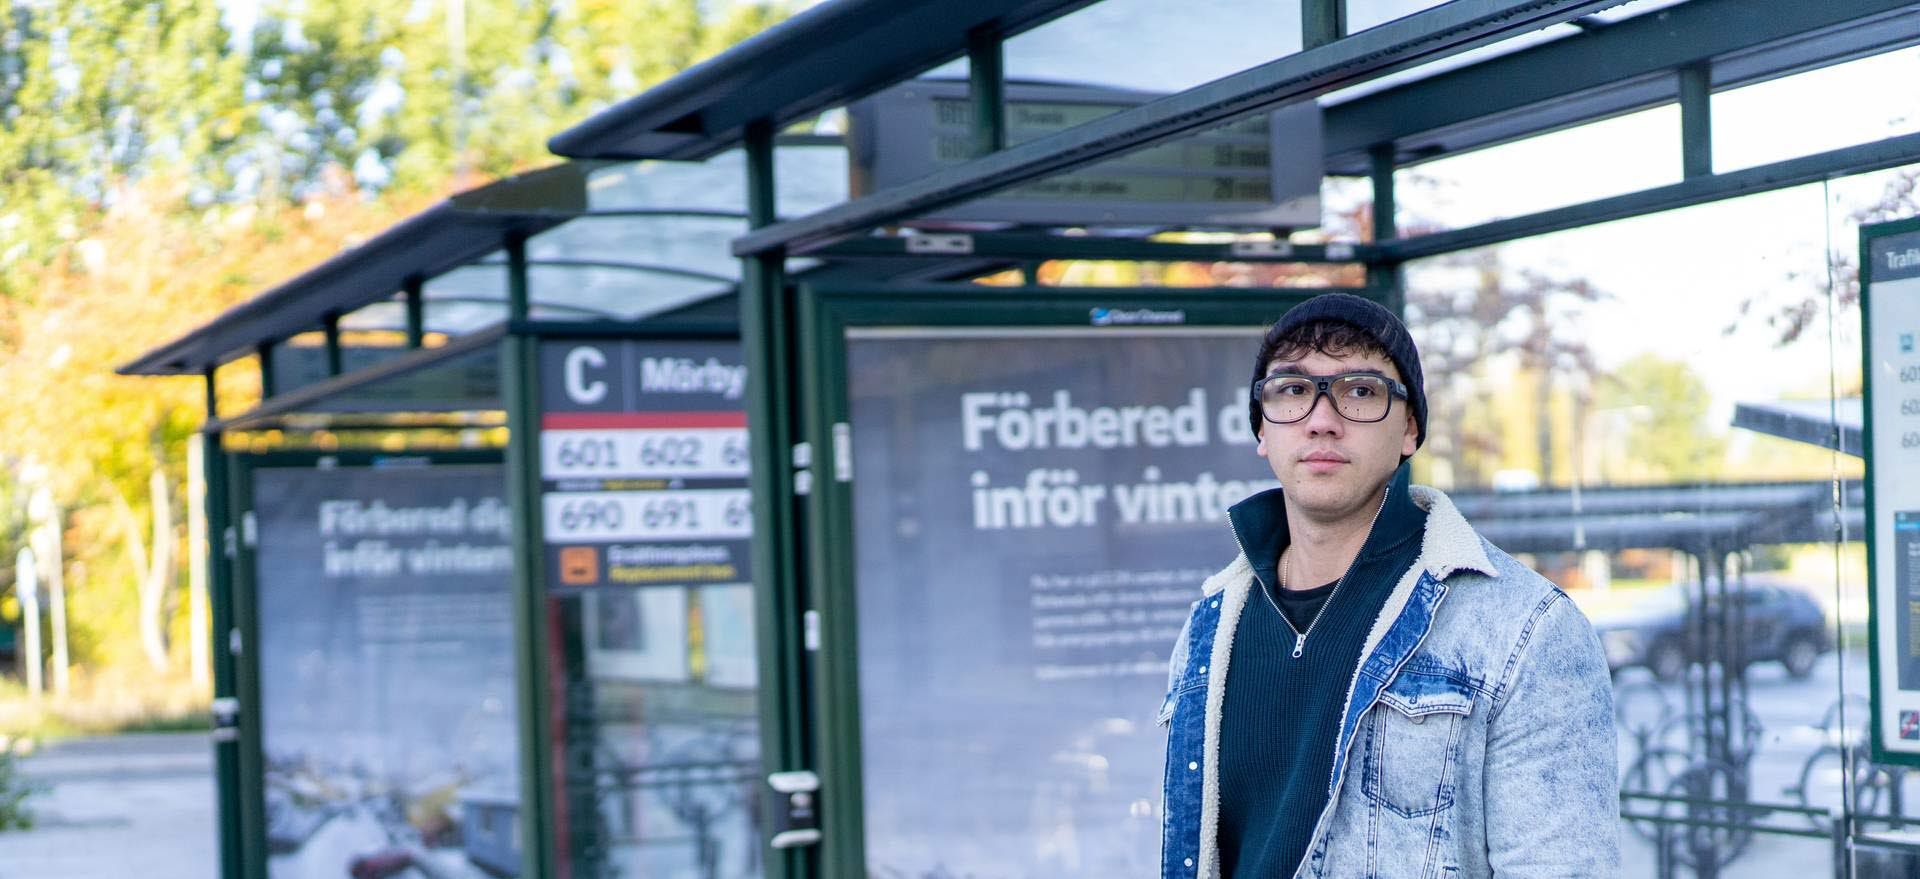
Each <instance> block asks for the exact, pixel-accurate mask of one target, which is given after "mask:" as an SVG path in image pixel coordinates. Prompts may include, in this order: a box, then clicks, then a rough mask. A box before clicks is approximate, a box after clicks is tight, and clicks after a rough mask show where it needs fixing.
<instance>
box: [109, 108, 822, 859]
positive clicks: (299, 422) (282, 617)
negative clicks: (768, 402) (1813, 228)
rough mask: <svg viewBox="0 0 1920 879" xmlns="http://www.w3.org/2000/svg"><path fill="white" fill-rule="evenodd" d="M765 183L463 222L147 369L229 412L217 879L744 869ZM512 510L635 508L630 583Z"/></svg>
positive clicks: (680, 170) (709, 178) (526, 190)
mask: <svg viewBox="0 0 1920 879" xmlns="http://www.w3.org/2000/svg"><path fill="white" fill-rule="evenodd" d="M838 151H839V148H838V147H837V146H836V145H831V144H819V143H814V144H808V143H806V142H804V141H803V142H801V143H799V144H797V145H796V147H795V149H794V151H793V153H792V154H791V155H790V157H789V158H788V160H787V161H788V165H787V167H788V168H789V169H791V170H792V171H793V173H794V176H795V178H796V179H797V180H801V179H809V178H811V179H814V180H818V181H821V182H820V183H818V184H816V185H813V186H809V185H806V184H801V185H794V186H789V187H788V188H787V189H786V190H785V194H786V196H787V197H789V198H791V199H794V200H795V203H796V204H824V203H830V202H831V201H832V200H833V199H835V198H838V197H843V192H842V191H841V190H839V189H837V188H836V186H835V182H836V181H835V178H833V177H831V176H828V175H821V174H817V173H810V172H811V171H812V168H811V167H810V166H817V165H819V164H820V163H821V162H822V161H825V162H827V163H828V164H829V165H830V166H831V165H832V164H833V163H835V161H836V159H837V155H836V154H837V153H838ZM738 166H739V159H738V157H737V156H733V157H727V156H722V157H719V158H716V159H714V160H712V161H709V162H706V163H679V164H673V165H661V164H658V163H600V162H584V163H567V164H561V165H557V166H553V167H550V168H545V169H542V170H538V171H534V172H529V173H527V174H523V175H520V176H517V177H514V178H510V179H507V180H503V181H501V182H498V183H495V184H492V185H489V186H486V187H482V188H480V189H476V190H472V191H469V192H465V193H461V194H459V195H456V196H453V197H452V198H450V199H448V200H447V201H445V202H442V203H441V204H438V205H435V206H434V207H432V208H430V209H429V210H427V211H425V212H423V213H421V214H419V215H417V216H415V217H412V218H410V219H408V220H406V221H404V222H402V223H400V224H397V225H396V226H394V227H392V228H390V229H388V230H386V231H384V232H382V233H380V234H379V235H376V236H374V237H373V238H372V239H370V240H368V241H366V242H364V243H362V244H360V245H358V246H356V247H354V248H352V249H350V250H347V251H345V252H343V253H341V254H340V255H339V256H337V257H335V258H333V259H331V260H329V261H328V262H326V263H324V264H322V265H320V266H317V267H314V268H313V269H311V270H309V271H307V272H305V273H303V274H301V275H299V276H298V277H295V278H293V279H292V280H289V281H287V282H286V283H284V284H281V285H280V286H278V287H275V288H273V289H271V290H268V291H266V292H264V293H262V294H260V295H259V296H258V297H256V298H255V299H253V300H252V301H250V302H248V303H245V304H243V305H241V306H239V307H236V308H234V309H232V310H231V311H229V312H227V313H226V314H223V315H221V316H219V317H217V318H216V319H214V320H213V321H211V322H209V323H208V324H207V325H205V326H203V327H201V328H199V329H197V330H195V331H193V332H192V333H189V334H187V335H185V336H183V337H181V338H179V339H177V340H174V341H172V342H170V343H168V344H167V345H164V346H162V347H160V348H157V349H155V350H154V351H152V352H150V353H148V354H147V355H145V356H143V357H142V358H140V359H139V360H137V361H135V362H133V363H130V364H129V365H127V366H126V367H125V368H124V369H123V371H124V372H126V373H128V374H139V375H183V374H184V375H199V376H201V377H202V379H203V381H205V383H206V385H207V400H208V411H209V415H210V417H209V419H208V422H207V424H206V426H205V428H204V440H205V441H206V443H207V444H208V447H209V448H211V449H215V450H217V452H216V453H214V454H210V455H209V456H208V457H207V460H208V465H207V477H208V478H209V479H210V480H212V481H211V482H209V483H208V495H207V502H206V503H207V515H208V518H209V521H210V523H211V527H212V528H213V532H212V533H214V534H216V535H220V537H219V538H217V539H216V540H215V541H214V545H215V547H216V552H217V553H218V554H219V555H220V558H218V559H216V561H217V562H218V564H217V565H215V566H214V571H215V573H216V575H217V576H216V577H215V578H214V582H213V585H212V591H213V593H214V602H213V604H214V606H215V607H216V608H218V616H217V618H216V620H215V625H214V629H215V631H217V632H219V633H221V634H220V635H219V637H217V638H216V639H215V644H214V647H215V648H216V659H217V662H216V664H215V668H216V700H215V718H216V730H215V735H214V739H215V743H216V744H215V748H216V756H217V770H218V788H219V794H220V797H219V809H218V813H219V817H220V819H221V820H220V828H219V830H220V839H221V846H220V850H221V866H222V869H223V875H229V876H273V875H309V874H315V875H336V874H340V875H344V874H353V875H360V874H377V875H390V874H392V873H393V872H396V871H402V870H407V869H415V870H419V871H421V872H423V873H425V874H427V875H435V876H518V875H540V872H539V871H538V869H537V868H528V867H527V866H525V862H524V855H523V850H524V848H523V840H522V838H521V832H522V830H521V828H522V827H525V826H531V825H532V824H533V823H534V820H536V816H537V820H541V821H547V822H550V823H549V824H548V825H547V826H549V827H551V828H555V829H556V830H555V832H562V833H566V832H571V833H573V834H574V835H577V836H579V837H580V838H584V839H592V840H594V841H595V844H596V845H598V846H600V847H601V849H602V852H601V853H593V852H589V853H586V854H583V855H581V856H579V858H578V859H577V860H576V861H575V862H574V863H575V864H578V865H582V866H584V865H585V863H587V862H591V861H592V860H593V859H594V858H602V859H604V858H625V859H627V863H629V864H635V863H639V864H645V863H652V864H653V865H654V866H653V867H651V868H648V869H655V870H672V869H676V868H677V867H676V866H674V865H679V866H682V867H684V866H685V865H688V864H704V865H705V869H708V870H720V869H728V870H733V869H742V868H741V867H740V865H738V864H732V865H731V866H729V864H730V863H731V862H730V861H729V860H728V859H733V858H739V857H742V856H746V857H751V856H752V854H753V852H754V848H753V847H752V846H743V845H741V844H739V843H738V842H737V839H738V838H740V837H742V836H745V835H750V834H751V831H750V830H749V829H748V825H749V823H750V822H751V821H752V820H753V816H754V815H755V814H757V810H758V805H757V803H756V802H754V800H755V798H756V797H757V784H758V781H757V779H758V773H757V772H756V771H755V767H756V766H757V765H758V764H757V760H758V757H757V755H758V750H759V743H758V739H757V736H758V724H757V720H756V718H757V715H758V711H757V707H756V703H755V696H754V686H753V682H754V680H755V679H756V678H757V677H758V675H759V670H758V669H757V667H756V663H757V655H756V653H755V651H754V645H753V641H752V634H753V631H754V629H755V627H756V626H755V623H754V622H753V621H752V620H751V618H750V616H751V613H752V608H753V604H752V602H751V599H750V596H748V595H747V591H748V590H749V589H750V586H749V585H748V584H749V583H750V577H751V570H750V568H749V566H748V562H747V560H746V558H745V551H744V547H743V542H744V538H745V537H746V534H747V524H746V522H745V512H744V507H743V506H742V504H743V503H744V497H745V494H746V490H745V479H744V476H745V472H744V467H745V462H744V458H745V453H746V450H745V430H744V423H743V415H742V414H741V412H740V408H739V407H740V405H741V403H740V393H741V390H742V375H741V365H740V363H739V355H738V351H739V341H738V330H737V326H736V323H735V317H734V315H735V311H734V307H733V301H734V297H735V287H736V286H737V278H736V277H735V276H734V270H735V268H736V267H737V265H738V263H737V261H735V260H733V259H732V258H731V257H730V256H728V255H727V253H726V251H725V246H726V242H727V241H728V240H729V239H730V238H731V237H733V236H735V235H737V234H739V233H740V231H742V230H744V228H745V222H744V219H745V218H744V214H743V213H742V212H741V211H740V210H739V209H738V208H737V205H738V204H739V202H740V201H741V190H742V187H743V183H744V174H743V173H742V172H741V171H740V169H739V167H738ZM663 205H669V206H671V207H662V206H663ZM730 205H735V206H736V207H731V208H730V207H729V206H730ZM543 366H550V367H551V369H544V368H543ZM250 368H251V369H257V377H258V379H257V380H258V382H259V390H258V395H257V401H256V402H255V403H254V404H252V405H250V406H248V407H246V408H245V409H244V411H231V412H229V411H223V410H222V409H221V408H220V403H219V401H220V400H222V399H229V400H230V399H232V392H231V391H230V390H228V388H229V386H230V385H233V384H244V383H245V381H246V379H247V378H250V377H251V376H247V375H242V376H241V377H240V378H239V379H235V378H234V377H233V375H232V373H233V372H236V371H237V372H241V373H246V372H249V371H250ZM628 378H630V379H631V380H630V381H629V380H627V379H628ZM542 381H544V382H545V384H544V385H542V384H538V382H542ZM223 393H226V394H228V396H225V397H223V396H222V394H223ZM522 406H525V407H533V408H532V409H531V410H529V411H528V412H526V413H525V420H524V422H523V423H524V424H525V425H528V426H527V427H525V428H524V429H523V430H522V432H521V433H520V434H519V435H520V436H521V437H522V438H523V441H524V442H527V443H528V447H527V448H519V447H517V446H515V445H514V443H513V441H512V440H511V437H512V436H513V427H512V424H513V420H512V418H513V413H514V412H516V411H517V407H522ZM608 429H612V430H614V431H615V432H616V433H615V434H614V437H615V440H617V441H619V442H621V443H623V444H622V445H621V446H620V447H619V448H613V447H611V446H608V445H604V444H603V443H604V442H608V440H607V436H608V435H607V434H605V433H604V431H606V430H608ZM582 431H586V432H588V433H592V435H593V439H590V440H582V439H580V438H579V433H580V432H582ZM595 431H599V432H598V433H594V432H595ZM520 455H527V456H529V458H528V460H527V461H524V462H523V461H521V459H520V458H519V456H520ZM542 461H544V462H545V464H544V465H543V464H541V463H540V462H542ZM509 462H514V463H513V465H512V466H510V465H509ZM529 462H531V463H529ZM543 466H544V467H545V468H546V469H544V470H542V469H540V468H541V467H543ZM520 467H526V468H531V469H528V470H526V471H525V472H527V473H529V474H530V476H531V477H532V478H531V479H528V480H516V479H514V478H513V477H512V476H511V475H510V474H511V473H514V472H521V471H520V470H518V469H516V468H520ZM520 491H531V492H533V493H534V494H533V495H531V496H532V497H536V498H537V497H539V496H540V495H541V494H542V493H546V494H560V493H566V494H569V495H570V496H572V497H575V498H576V499H577V498H584V500H583V501H582V500H575V501H573V502H571V503H569V502H564V501H563V502H560V503H552V502H550V503H548V504H547V506H548V507H552V508H555V509H553V510H552V513H553V515H552V516H551V517H550V518H553V519H554V520H555V522H556V523H557V524H556V525H555V526H554V527H556V528H562V527H567V526H572V525H578V521H577V520H579V519H582V518H586V519H590V520H592V522H593V524H594V525H596V526H598V527H601V528H605V529H618V528H620V527H622V519H621V516H622V512H620V511H617V510H615V509H614V508H615V507H619V506H620V505H621V504H622V503H629V504H630V505H631V504H632V503H635V502H637V506H636V507H635V512H634V514H633V515H632V516H631V517H630V518H629V519H626V520H625V527H626V528H627V531H625V532H621V533H622V534H624V535H626V538H625V539H627V540H628V541H629V542H627V543H626V544H624V552H625V557H624V558H623V557H622V555H621V554H620V552H618V551H614V550H606V551H604V552H601V553H598V554H596V555H595V556H594V558H593V559H592V560H591V561H588V562H584V563H583V562H581V561H580V560H579V559H578V558H577V556H576V557H569V556H566V555H565V554H563V553H548V552H546V551H545V550H544V549H543V548H541V547H540V546H538V544H537V542H532V541H537V540H538V535H539V534H540V533H541V532H540V530H539V528H540V526H539V525H537V524H531V523H529V522H528V521H527V520H526V517H525V515H523V514H521V513H516V510H519V509H522V508H523V507H524V506H525V505H526V504H527V503H528V500H527V498H524V497H519V496H518V495H517V494H516V492H520ZM609 498H613V499H614V500H612V501H611V502H609V501H608V499H609ZM536 503H537V501H536ZM532 515H533V517H534V518H539V516H540V513H539V512H537V511H536V512H535V513H533V514H532ZM696 516H697V517H699V519H698V521H696V520H695V518H694V517H696ZM667 520H672V521H667ZM663 522H664V524H663ZM529 535H532V536H531V537H529ZM642 556H644V557H648V558H649V559H654V560H653V561H649V562H647V563H645V564H641V563H639V562H636V561H635V559H636V558H639V557H642ZM663 556H672V557H673V558H675V559H678V561H675V562H673V563H671V564H665V565H663V564H659V563H658V562H657V558H656V557H663ZM541 567H551V568H552V569H553V571H554V573H555V577H554V578H553V581H552V586H553V588H551V589H546V590H544V591H542V592H539V593H529V592H527V591H526V587H527V585H528V582H529V578H528V576H527V574H526V572H527V571H530V570H535V569H538V568H541ZM642 569H645V570H648V571H654V572H656V574H657V572H658V571H659V570H663V569H671V570H673V571H675V572H676V574H677V576H676V577H675V578H672V579H671V580H670V581H669V582H667V583H664V584H658V583H650V582H649V581H648V580H646V579H645V578H644V577H640V578H637V579H636V577H635V575H634V573H633V572H635V571H639V570H642ZM696 575H697V576H696ZM650 585H651V586H658V587H659V588H651V589H642V588H638V587H640V586H650ZM549 686H551V690H549V689H547V688H548V687H549ZM549 697H550V698H549ZM528 700H537V701H533V702H529V701H528ZM643 703H644V706H645V707H644V709H643V708H642V707H641V706H642V704H643ZM548 712H557V713H555V714H551V715H550V714H549V713H548ZM547 717H551V719H552V723H551V724H543V723H542V722H540V721H539V720H538V719H539V718H547ZM549 730H550V731H551V734H550V735H549V734H547V733H548V732H549ZM603 807H604V808H603ZM623 810H624V814H625V815H626V816H627V817H626V818H625V820H624V823H623V820H622V819H621V817H620V814H621V813H622V811H623ZM640 812H646V813H647V814H648V815H649V818H648V825H647V830H646V831H645V832H643V831H642V830H641V828H640V827H639V826H638V824H637V820H636V819H635V817H634V816H635V815H637V814H638V813H640ZM603 813H604V814H603ZM569 814H571V815H573V816H576V817H575V818H574V819H573V820H575V821H576V822H579V823H580V825H581V826H578V827H576V828H575V829H573V830H571V831H569V830H568V828H569V825H568V823H567V821H568V818H567V816H568V815H569ZM663 815H664V816H666V817H662V816H663ZM579 816H586V817H585V818H582V817H579ZM643 836H644V837H645V838H644V840H643V839H642V837H643ZM593 869H594V870H598V869H600V868H598V867H594V868H593Z"/></svg>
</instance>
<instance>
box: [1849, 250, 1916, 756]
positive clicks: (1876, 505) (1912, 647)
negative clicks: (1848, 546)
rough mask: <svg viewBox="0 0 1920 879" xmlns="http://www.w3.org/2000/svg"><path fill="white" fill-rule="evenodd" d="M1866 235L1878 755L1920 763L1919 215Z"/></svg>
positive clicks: (1863, 284) (1863, 274) (1863, 283)
mask: <svg viewBox="0 0 1920 879" xmlns="http://www.w3.org/2000/svg"><path fill="white" fill-rule="evenodd" d="M1860 239H1861V246H1860V251H1861V253H1860V256H1861V271H1860V302H1861V316H1862V320H1863V321H1864V323H1865V331H1864V333H1863V336H1864V339H1863V346H1862V347H1863V354H1864V357H1865V364H1864V369H1865V376H1866V407H1865V408H1866V413H1867V416H1866V427H1867V521H1868V526H1867V528H1868V547H1869V560H1868V577H1869V581H1870V587H1869V595H1870V597H1871V600H1872V603H1871V615H1870V616H1871V621H1872V622H1871V627H1872V632H1873V664H1872V667H1873V709H1874V710H1873V713H1874V719H1873V745H1874V759H1875V760H1876V761H1888V762H1895V763H1906V764H1909V765H1920V476H1916V474H1920V344H1917V342H1920V220H1907V221H1902V222H1897V223H1883V224H1879V225H1875V226H1865V227H1862V228H1861V230H1860Z"/></svg>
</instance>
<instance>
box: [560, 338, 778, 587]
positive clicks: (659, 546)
mask: <svg viewBox="0 0 1920 879" xmlns="http://www.w3.org/2000/svg"><path fill="white" fill-rule="evenodd" d="M746 375H747V370H746V366H745V365H744V364H743V360H742V356H741V353H740V346H739V344H738V343H735V342H712V341H673V342H663V341H646V342H640V341H634V340H606V339H547V340H545V341H543V342H542V343H541V348H540V404H541V419H540V480H541V486H542V489H543V491H542V497H541V501H540V506H541V519H542V524H543V527H544V534H545V539H546V557H547V585H548V587H549V588H553V589H559V590H563V591H564V590H576V589H588V588H592V587H595V586H601V585H607V584H621V585H629V586H635V585H646V584H650V583H679V584H698V583H744V582H748V581H749V579H750V577H749V571H748V566H749V561H748V560H749V557H750V552H749V546H748V539H749V538H750V536H751V530H750V529H751V523H752V518H753V512H752V506H751V500H750V498H749V495H748V492H747V416H746V410H745V409H744V408H743V407H744V403H745V399H744V396H743V395H744V393H745V390H746Z"/></svg>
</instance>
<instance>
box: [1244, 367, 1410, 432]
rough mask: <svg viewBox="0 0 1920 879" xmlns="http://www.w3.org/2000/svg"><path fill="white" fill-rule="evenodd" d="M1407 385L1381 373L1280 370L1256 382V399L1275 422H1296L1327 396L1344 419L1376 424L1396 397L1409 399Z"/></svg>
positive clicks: (1261, 409)
mask: <svg viewBox="0 0 1920 879" xmlns="http://www.w3.org/2000/svg"><path fill="white" fill-rule="evenodd" d="M1407 393H1408V392H1407V386H1406V385H1403V384H1401V383H1399V382H1397V381H1394V380H1393V379H1390V378H1388V377H1386V376H1384V375H1381V374H1380V373H1377V372H1343V373H1340V374H1338V375H1303V374H1300V373H1292V372H1277V373H1274V374H1273V375H1269V376H1266V377H1264V378H1260V379H1257V380H1255V381H1254V383H1253V398H1254V399H1256V400H1259V401H1260V417H1261V418H1264V419H1266V420H1267V421H1269V422H1272V423H1274V424H1293V423H1294V422H1297V421H1300V420H1302V419H1305V418H1306V417H1307V416H1308V415H1310V414H1312V413H1313V407H1314V406H1315V405H1317V404H1319V402H1320V398H1321V397H1323V396H1324V397H1326V398H1327V400H1328V401H1329V402H1331V403H1332V404H1333V411H1335V412H1337V413H1339V415H1340V417H1341V418H1345V419H1346V420H1348V421H1352V422H1355V423H1357V424H1374V423H1377V422H1379V421H1382V420H1384V419H1385V418H1386V417H1387V413H1389V412H1391V411H1393V398H1395V397H1399V398H1400V399H1402V400H1406V399H1409V397H1408V396H1407Z"/></svg>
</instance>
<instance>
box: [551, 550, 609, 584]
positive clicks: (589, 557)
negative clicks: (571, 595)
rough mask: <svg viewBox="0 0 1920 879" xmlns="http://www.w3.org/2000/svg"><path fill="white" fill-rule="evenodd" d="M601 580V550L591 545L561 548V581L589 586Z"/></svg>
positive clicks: (562, 582)
mask: <svg viewBox="0 0 1920 879" xmlns="http://www.w3.org/2000/svg"><path fill="white" fill-rule="evenodd" d="M598 582H600V552H599V551H598V550H596V549H594V548H593V547H591V546H569V547H566V548H564V549H562V550H560V583H561V585H563V586H588V585H592V584H594V583H598Z"/></svg>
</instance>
